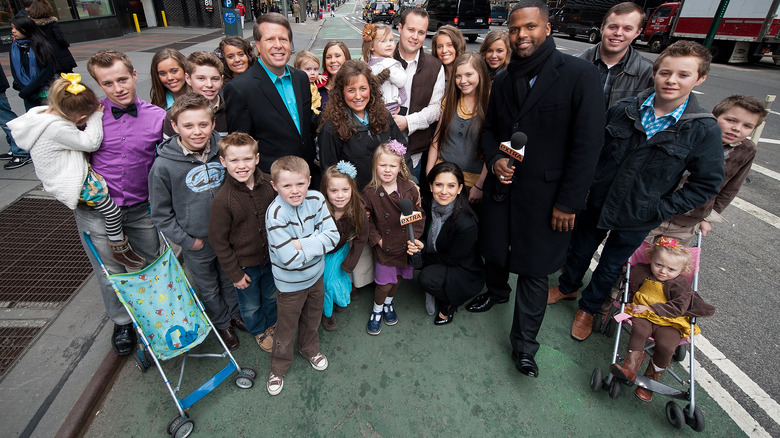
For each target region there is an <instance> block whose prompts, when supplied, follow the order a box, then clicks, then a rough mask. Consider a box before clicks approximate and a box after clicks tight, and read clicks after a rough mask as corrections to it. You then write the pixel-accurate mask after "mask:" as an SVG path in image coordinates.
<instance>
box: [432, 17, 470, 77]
mask: <svg viewBox="0 0 780 438" xmlns="http://www.w3.org/2000/svg"><path fill="white" fill-rule="evenodd" d="M440 36H446V37H449V38H450V40H451V41H452V47H453V48H454V49H455V58H457V57H458V56H460V55H462V54H463V52H465V51H466V40H465V39H464V38H463V33H461V31H460V29H458V28H457V27H455V26H452V25H450V24H445V25H444V26H442V27H440V28H439V29H437V30H436V34H435V35H433V38H431V54H432V55H433V56H435V57H436V58H437V59H438V58H439V53H438V51H437V50H436V44H437V43H438V42H439V37H440ZM454 65H455V63H454V61H453V63H452V64H450V65H449V68H447V67H448V66H446V65H445V66H444V69H445V70H446V72H447V75H448V76H449V74H450V72H451V71H453V70H454V69H453V68H452V67H453V66H454ZM447 79H449V78H447Z"/></svg>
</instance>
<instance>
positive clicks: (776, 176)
mask: <svg viewBox="0 0 780 438" xmlns="http://www.w3.org/2000/svg"><path fill="white" fill-rule="evenodd" d="M750 170H753V171H756V172H758V173H760V174H762V175H766V176H768V177H770V178H774V179H776V180H778V181H780V173H777V172H775V171H774V170H770V169H767V168H766V167H763V166H759V165H758V164H756V163H753V165H752V166H751V167H750Z"/></svg>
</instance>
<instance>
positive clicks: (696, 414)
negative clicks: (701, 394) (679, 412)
mask: <svg viewBox="0 0 780 438" xmlns="http://www.w3.org/2000/svg"><path fill="white" fill-rule="evenodd" d="M683 414H685V422H686V423H688V426H691V429H693V430H695V431H696V432H701V431H703V430H704V414H702V413H701V410H700V409H699V407H698V406H696V408H694V409H693V415H691V405H688V406H686V407H685V408H683Z"/></svg>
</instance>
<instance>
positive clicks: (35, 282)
mask: <svg viewBox="0 0 780 438" xmlns="http://www.w3.org/2000/svg"><path fill="white" fill-rule="evenodd" d="M0 230H3V232H2V235H0V303H2V306H3V307H14V306H25V307H35V306H45V307H51V306H52V305H59V304H61V303H63V302H65V301H67V300H68V299H69V298H70V296H71V295H73V293H74V292H76V290H78V288H79V287H80V286H81V285H82V283H84V281H85V280H86V279H87V278H88V277H89V276H90V275H91V274H92V266H91V265H90V263H89V259H88V258H87V256H86V254H84V249H83V248H82V246H81V241H80V240H79V237H78V230H77V228H76V220H75V219H74V218H73V212H72V211H71V210H70V209H68V208H67V207H65V206H64V205H62V204H61V203H60V202H58V201H55V200H51V199H40V198H22V199H20V200H18V201H16V202H14V203H13V204H11V205H9V206H8V207H7V208H6V209H5V210H3V211H0Z"/></svg>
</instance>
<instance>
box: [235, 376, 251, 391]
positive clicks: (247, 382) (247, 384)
mask: <svg viewBox="0 0 780 438" xmlns="http://www.w3.org/2000/svg"><path fill="white" fill-rule="evenodd" d="M254 384H255V379H254V377H252V376H250V375H248V374H239V375H238V376H236V386H238V387H239V388H241V389H249V388H251V387H252V386H253V385H254Z"/></svg>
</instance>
